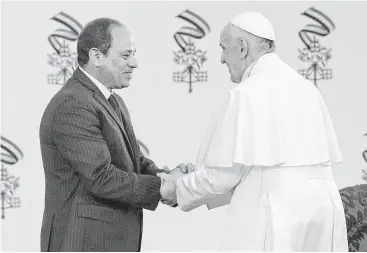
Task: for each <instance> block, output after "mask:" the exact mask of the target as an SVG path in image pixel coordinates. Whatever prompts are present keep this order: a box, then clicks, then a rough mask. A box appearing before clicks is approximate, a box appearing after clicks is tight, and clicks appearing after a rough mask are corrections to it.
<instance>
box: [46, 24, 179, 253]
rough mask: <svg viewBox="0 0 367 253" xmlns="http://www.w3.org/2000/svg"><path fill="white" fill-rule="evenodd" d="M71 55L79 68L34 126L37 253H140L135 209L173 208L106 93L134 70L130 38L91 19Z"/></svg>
mask: <svg viewBox="0 0 367 253" xmlns="http://www.w3.org/2000/svg"><path fill="white" fill-rule="evenodd" d="M77 51H78V62H79V67H78V68H77V69H76V70H75V72H74V73H73V76H72V77H71V78H70V79H69V80H68V81H67V83H66V84H65V85H64V86H63V87H62V89H61V90H60V91H59V92H58V93H57V94H56V95H55V96H54V97H53V98H52V99H51V101H50V103H49V104H48V106H47V108H46V110H45V112H44V115H43V118H42V121H41V125H40V143H41V151H42V159H43V165H44V170H45V180H46V190H45V209H44V214H43V223H42V230H41V251H140V246H141V236H142V224H143V217H142V209H148V210H155V209H156V208H157V205H158V203H159V201H162V202H163V203H165V204H168V205H170V206H176V205H177V203H176V199H175V194H174V193H172V192H170V191H172V190H171V189H174V188H175V186H174V185H172V184H174V183H173V182H171V181H166V182H165V181H164V180H161V179H160V178H159V177H157V176H156V174H157V172H162V170H159V169H158V168H157V167H156V165H155V164H154V163H153V162H152V161H151V160H149V159H147V158H145V157H144V156H143V155H142V154H141V152H140V150H139V145H138V144H137V141H136V138H135V135H134V131H133V128H132V124H131V121H130V116H129V112H128V110H127V108H126V106H125V104H124V101H123V100H122V99H121V97H119V96H118V95H117V94H115V93H113V92H112V89H121V88H125V87H128V86H129V81H130V79H131V77H132V72H133V70H134V69H135V68H136V67H138V64H137V61H136V59H135V56H134V54H135V51H136V50H135V48H134V42H133V38H132V35H131V33H130V32H129V30H128V29H127V28H126V27H125V26H124V25H122V24H121V23H120V22H118V21H116V20H113V19H108V18H101V19H96V20H94V21H92V22H90V23H89V24H88V25H87V26H86V27H85V28H84V29H83V31H82V32H81V34H80V36H79V39H78V45H77ZM176 171H177V170H176ZM166 172H167V171H166ZM180 173H181V172H180Z"/></svg>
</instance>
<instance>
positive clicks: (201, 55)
mask: <svg viewBox="0 0 367 253" xmlns="http://www.w3.org/2000/svg"><path fill="white" fill-rule="evenodd" d="M177 17H178V18H180V19H183V20H185V21H187V22H188V23H190V24H191V25H193V26H194V27H191V26H183V27H181V28H180V30H179V31H177V32H176V33H175V34H174V39H175V41H176V43H177V45H178V46H179V47H180V49H179V50H178V51H176V52H175V51H174V52H173V54H174V59H173V60H174V62H176V63H177V64H178V65H184V66H185V68H184V70H183V71H181V72H180V71H177V72H174V73H173V81H174V82H179V83H188V84H189V93H192V91H193V90H192V84H193V83H196V82H206V81H207V80H208V73H207V71H202V70H201V67H202V66H203V63H204V62H205V61H206V60H207V58H206V56H205V54H206V51H202V50H200V49H196V46H195V44H194V42H193V40H192V38H195V39H202V38H203V37H204V36H205V35H206V34H207V33H209V31H210V27H209V25H208V23H207V22H206V21H205V20H204V19H202V18H201V17H200V16H199V15H197V14H196V13H194V12H192V11H189V10H186V11H184V12H182V13H180V14H179V15H178V16H177Z"/></svg>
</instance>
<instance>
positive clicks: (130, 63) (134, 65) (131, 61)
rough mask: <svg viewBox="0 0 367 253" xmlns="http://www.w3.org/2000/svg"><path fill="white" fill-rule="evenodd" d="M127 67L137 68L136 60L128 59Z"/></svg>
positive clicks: (133, 58) (132, 57)
mask: <svg viewBox="0 0 367 253" xmlns="http://www.w3.org/2000/svg"><path fill="white" fill-rule="evenodd" d="M128 64H129V67H131V68H137V67H139V65H138V61H137V60H136V58H135V56H131V57H130V60H129V63H128Z"/></svg>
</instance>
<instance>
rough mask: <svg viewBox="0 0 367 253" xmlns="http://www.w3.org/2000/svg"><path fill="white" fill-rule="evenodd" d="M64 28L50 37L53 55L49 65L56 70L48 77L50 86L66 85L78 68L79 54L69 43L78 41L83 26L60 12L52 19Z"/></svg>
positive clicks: (49, 55)
mask: <svg viewBox="0 0 367 253" xmlns="http://www.w3.org/2000/svg"><path fill="white" fill-rule="evenodd" d="M51 19H52V20H54V21H56V22H58V23H59V24H60V25H62V26H63V28H58V29H56V31H55V32H53V33H52V34H51V35H50V36H49V37H48V41H49V42H50V44H51V47H52V49H53V51H54V52H53V53H51V54H48V57H49V59H48V63H49V64H50V65H51V66H52V67H54V68H56V70H55V73H54V74H49V75H48V83H49V84H58V85H64V84H65V83H66V81H67V80H68V79H69V78H70V77H71V75H72V74H73V72H74V70H75V69H76V67H77V65H78V64H77V54H76V52H73V51H72V49H71V48H70V44H69V42H73V41H76V40H77V39H78V36H79V33H80V32H81V30H82V28H83V26H82V25H81V24H80V23H79V22H78V21H77V20H76V19H74V18H73V17H71V16H69V15H67V14H65V13H64V12H60V13H58V14H57V15H55V16H53V17H52V18H51Z"/></svg>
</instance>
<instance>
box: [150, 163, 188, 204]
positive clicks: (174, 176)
mask: <svg viewBox="0 0 367 253" xmlns="http://www.w3.org/2000/svg"><path fill="white" fill-rule="evenodd" d="M194 170H195V166H194V165H193V164H191V163H188V164H186V165H185V164H183V163H181V164H179V165H178V166H176V168H175V169H173V170H170V169H169V168H168V167H166V166H164V167H163V171H164V172H161V173H158V174H157V176H158V177H160V178H161V179H162V184H161V189H160V193H161V201H162V203H163V204H166V205H169V206H171V207H177V197H176V187H177V184H176V183H177V180H178V179H179V178H181V177H182V176H184V175H186V174H188V173H191V172H193V171H194Z"/></svg>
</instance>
